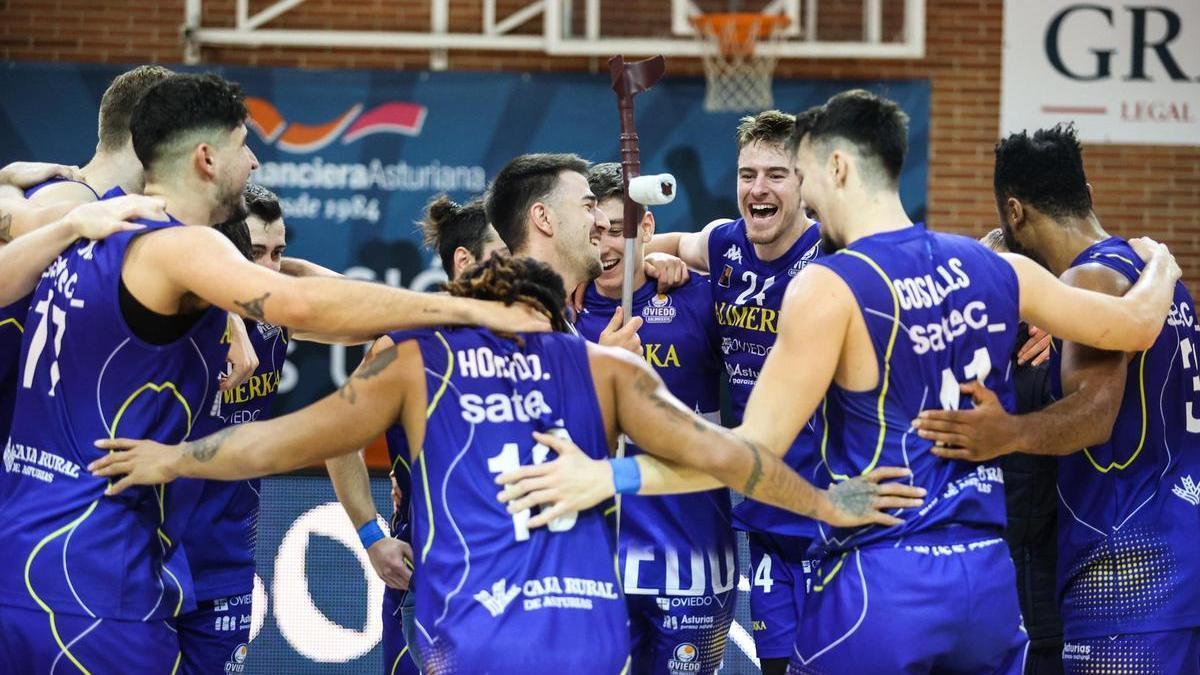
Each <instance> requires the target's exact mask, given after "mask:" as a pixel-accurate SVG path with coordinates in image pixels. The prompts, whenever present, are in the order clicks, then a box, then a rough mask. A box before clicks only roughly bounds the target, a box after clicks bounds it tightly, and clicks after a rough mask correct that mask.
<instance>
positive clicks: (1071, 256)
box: [1039, 213, 1109, 275]
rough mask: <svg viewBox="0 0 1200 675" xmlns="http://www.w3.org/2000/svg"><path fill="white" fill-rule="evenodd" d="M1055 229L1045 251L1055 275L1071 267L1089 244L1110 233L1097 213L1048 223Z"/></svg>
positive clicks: (1102, 238)
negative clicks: (1102, 225)
mask: <svg viewBox="0 0 1200 675" xmlns="http://www.w3.org/2000/svg"><path fill="white" fill-rule="evenodd" d="M1048 226H1049V227H1053V228H1054V229H1055V236H1052V237H1048V238H1047V239H1049V242H1048V244H1047V245H1046V246H1044V247H1039V248H1040V249H1041V250H1042V251H1043V256H1044V257H1045V260H1046V264H1047V265H1049V266H1050V271H1051V272H1053V273H1054V274H1055V275H1062V273H1063V272H1066V271H1067V270H1068V269H1070V268H1071V265H1072V264H1074V262H1075V259H1076V258H1078V257H1079V254H1080V253H1083V252H1084V250H1086V249H1087V248H1088V247H1089V246H1092V245H1093V244H1096V243H1098V242H1101V241H1104V240H1105V239H1108V237H1109V234H1108V233H1107V232H1105V231H1104V228H1103V227H1101V225H1100V219H1099V218H1097V217H1096V214H1095V213H1089V214H1088V215H1087V216H1084V217H1082V218H1081V217H1075V216H1072V217H1068V218H1064V219H1061V220H1058V221H1054V222H1051V223H1048Z"/></svg>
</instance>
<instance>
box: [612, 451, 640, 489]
mask: <svg viewBox="0 0 1200 675" xmlns="http://www.w3.org/2000/svg"><path fill="white" fill-rule="evenodd" d="M609 463H610V464H612V472H613V488H614V489H615V490H616V493H617V494H619V495H633V494H637V491H638V490H641V489H642V470H641V469H640V468H639V467H638V463H637V460H635V459H634V458H633V457H622V458H620V459H612V460H609Z"/></svg>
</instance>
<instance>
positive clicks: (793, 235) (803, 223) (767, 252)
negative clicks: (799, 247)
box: [753, 211, 813, 262]
mask: <svg viewBox="0 0 1200 675" xmlns="http://www.w3.org/2000/svg"><path fill="white" fill-rule="evenodd" d="M812 224H813V221H811V220H809V219H808V218H807V217H805V215H804V212H803V211H801V212H798V213H797V214H796V217H795V219H793V221H792V226H791V227H789V228H787V229H786V230H784V231H783V234H781V235H779V238H778V239H776V240H775V241H772V242H770V243H767V244H753V246H754V255H755V256H756V257H757V258H758V259H759V260H761V261H763V262H771V261H772V260H775V259H777V258H780V257H782V256H783V255H784V254H785V253H787V252H788V251H790V250H791V249H792V246H794V245H795V244H796V242H797V241H799V240H800V237H801V236H802V235H803V234H804V231H805V230H807V229H808V228H810V227H812Z"/></svg>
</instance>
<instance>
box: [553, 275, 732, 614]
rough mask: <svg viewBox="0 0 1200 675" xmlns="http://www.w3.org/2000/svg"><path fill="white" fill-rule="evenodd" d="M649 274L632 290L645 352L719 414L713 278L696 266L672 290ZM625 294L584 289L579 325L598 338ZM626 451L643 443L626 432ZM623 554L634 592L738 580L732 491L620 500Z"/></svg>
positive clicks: (693, 403) (701, 410)
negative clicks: (617, 296)
mask: <svg viewBox="0 0 1200 675" xmlns="http://www.w3.org/2000/svg"><path fill="white" fill-rule="evenodd" d="M655 285H656V282H654V281H649V282H647V283H646V284H644V285H643V286H642V287H641V288H639V289H637V290H636V291H635V292H634V294H633V315H634V316H640V317H642V320H643V321H644V322H645V323H644V324H643V325H642V328H641V330H639V331H638V334H639V336H640V337H641V340H642V355H643V357H644V358H645V359H646V362H647V363H648V364H650V367H651V368H654V370H655V372H657V373H658V375H659V377H661V378H662V379H663V382H665V383H666V385H667V389H669V390H670V391H671V393H672V394H674V395H675V397H676V398H678V399H679V400H680V401H681V402H682V403H683V404H684V405H686V406H687V407H689V408H691V409H692V410H694V411H696V413H697V414H700V415H703V416H705V417H707V418H709V419H710V420H712V421H714V422H718V423H719V421H720V410H719V408H720V400H719V399H720V391H719V389H718V387H720V383H721V368H722V366H721V360H720V356H719V355H718V352H717V334H716V322H715V321H713V318H712V314H711V313H710V311H709V302H710V301H711V296H710V291H709V289H708V278H707V277H705V276H703V275H698V274H693V275H692V276H691V278H690V280H689V281H688V283H687V284H686V285H684V286H682V287H680V288H676V289H675V290H673V291H671V292H670V293H669V294H667V295H659V294H658V293H657V292H656V291H655ZM619 306H620V300H612V299H609V298H606V297H604V296H603V295H600V293H599V292H598V291H597V290H596V286H595V285H594V284H593V285H591V286H589V287H588V290H587V293H586V295H585V297H584V305H583V307H584V313H583V315H582V316H580V318H579V321H578V323H577V324H576V328H578V329H579V332H580V334H581V335H583V336H584V337H585V338H587V339H588V340H591V341H593V342H596V341H598V340H599V338H600V333H601V332H602V331H603V330H604V328H605V327H606V326H607V325H608V322H609V321H610V320H612V317H613V313H614V312H616V310H617V307H619ZM625 452H626V455H627V456H633V455H637V454H640V453H641V452H642V450H641V448H639V447H637V446H636V445H634V444H633V443H632V442H630V441H628V440H626V445H625ZM620 516H621V527H620V530H619V532H620V535H621V537H620V542H619V548H620V557H621V570H622V575H621V576H622V579H623V580H624V583H625V592H626V593H627V594H631V595H689V596H691V595H696V596H698V595H714V594H720V593H724V592H727V591H729V590H731V589H732V588H733V586H734V583H735V582H736V579H737V578H736V573H737V566H736V564H735V556H734V550H735V546H736V544H735V542H734V537H733V528H732V525H731V523H730V506H729V491H728V490H726V489H720V490H709V491H707V492H695V493H691V494H683V495H664V496H660V497H639V496H637V495H626V496H625V497H623V498H622V500H621V512H620Z"/></svg>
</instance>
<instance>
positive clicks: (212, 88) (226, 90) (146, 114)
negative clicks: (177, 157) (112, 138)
mask: <svg viewBox="0 0 1200 675" xmlns="http://www.w3.org/2000/svg"><path fill="white" fill-rule="evenodd" d="M246 114H247V111H246V101H245V95H244V94H243V93H242V88H241V87H239V86H238V85H237V84H235V83H233V82H229V81H228V80H225V79H223V78H221V77H218V76H216V75H213V74H204V75H193V74H184V75H172V76H170V77H168V78H166V79H164V80H162V81H160V82H159V83H158V84H156V85H154V86H153V87H151V88H150V89H149V90H148V91H147V92H146V93H145V94H144V95H143V96H142V98H141V99H140V100H139V101H138V102H137V105H135V106H134V108H133V115H132V117H131V118H130V120H129V131H130V133H132V134H133V151H134V152H135V153H136V154H137V157H138V159H139V160H141V162H142V166H144V167H145V168H146V170H147V171H149V170H151V168H152V166H153V164H154V163H155V162H156V161H158V160H159V159H160V158H161V157H162V156H163V153H164V151H165V150H166V149H167V145H168V144H169V143H172V142H175V141H179V140H181V139H182V138H183V137H184V135H185V134H188V133H191V132H197V131H214V130H220V131H230V130H232V129H235V128H237V126H238V125H240V124H242V123H244V122H245V121H246Z"/></svg>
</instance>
